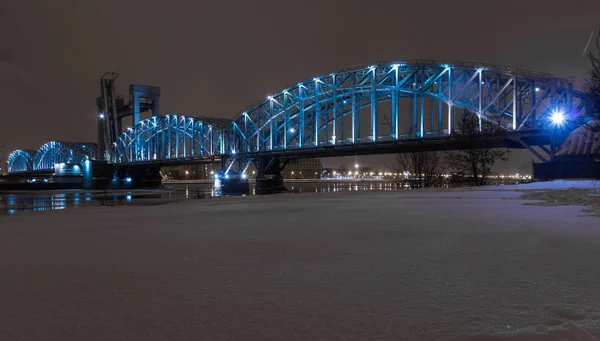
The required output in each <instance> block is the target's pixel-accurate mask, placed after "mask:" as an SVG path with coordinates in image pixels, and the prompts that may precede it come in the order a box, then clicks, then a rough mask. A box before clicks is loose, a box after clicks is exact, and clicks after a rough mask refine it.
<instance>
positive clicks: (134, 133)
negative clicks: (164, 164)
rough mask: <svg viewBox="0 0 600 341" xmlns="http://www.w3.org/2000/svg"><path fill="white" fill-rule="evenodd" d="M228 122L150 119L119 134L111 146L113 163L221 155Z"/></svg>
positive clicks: (186, 118) (217, 120) (164, 118)
mask: <svg viewBox="0 0 600 341" xmlns="http://www.w3.org/2000/svg"><path fill="white" fill-rule="evenodd" d="M230 124H231V120H225V119H215V118H202V117H189V116H182V115H166V116H159V117H156V116H155V117H152V118H149V119H146V120H143V121H141V122H140V123H139V124H137V125H135V126H134V127H132V128H128V129H127V131H125V132H124V133H122V134H121V135H120V136H119V138H118V139H117V141H116V142H115V143H114V153H113V154H114V155H115V158H114V160H112V161H113V162H115V163H134V162H148V161H157V160H158V161H164V160H171V161H174V160H194V159H201V158H204V157H208V156H213V155H220V154H224V153H225V150H224V149H223V148H224V146H225V142H224V139H225V130H226V128H227V127H228V126H229V125H230Z"/></svg>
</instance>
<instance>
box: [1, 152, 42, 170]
mask: <svg viewBox="0 0 600 341" xmlns="http://www.w3.org/2000/svg"><path fill="white" fill-rule="evenodd" d="M35 153H36V151H35V150H22V149H17V150H15V151H13V152H12V153H10V155H8V158H7V162H8V172H9V173H18V172H30V171H32V170H33V158H34V156H35Z"/></svg>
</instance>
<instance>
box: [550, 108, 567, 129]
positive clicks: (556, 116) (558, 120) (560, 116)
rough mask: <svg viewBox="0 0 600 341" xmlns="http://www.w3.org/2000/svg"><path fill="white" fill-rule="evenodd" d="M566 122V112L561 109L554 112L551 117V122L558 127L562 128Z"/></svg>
mask: <svg viewBox="0 0 600 341" xmlns="http://www.w3.org/2000/svg"><path fill="white" fill-rule="evenodd" d="M565 120H566V117H565V112H564V111H562V110H560V109H556V110H554V111H553V112H552V115H550V121H552V124H554V125H556V126H562V125H563V124H564V123H565Z"/></svg>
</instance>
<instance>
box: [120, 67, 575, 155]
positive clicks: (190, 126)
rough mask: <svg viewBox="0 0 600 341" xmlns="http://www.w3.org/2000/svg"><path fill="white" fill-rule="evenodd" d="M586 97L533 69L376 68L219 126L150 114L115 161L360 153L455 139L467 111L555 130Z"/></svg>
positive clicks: (525, 127)
mask: <svg viewBox="0 0 600 341" xmlns="http://www.w3.org/2000/svg"><path fill="white" fill-rule="evenodd" d="M582 98H583V96H582V95H581V94H580V93H578V92H576V91H573V89H572V84H571V83H569V82H568V81H566V80H563V79H560V78H556V77H554V76H552V75H549V74H544V73H536V72H531V71H525V70H518V69H510V68H499V67H496V66H492V65H483V64H474V63H439V62H432V61H413V62H406V63H382V64H378V65H366V66H359V67H356V68H351V69H346V70H341V71H339V72H335V73H331V74H328V75H323V76H320V77H315V78H314V79H311V80H308V81H305V82H301V83H298V84H297V85H295V86H292V87H290V88H287V89H285V90H283V91H281V92H279V93H276V94H273V95H271V96H268V98H267V99H266V100H264V101H262V102H260V103H258V104H257V105H255V106H252V107H250V108H248V109H247V110H245V111H244V112H243V113H242V114H241V115H240V116H238V117H237V118H236V119H234V120H232V121H229V122H227V121H226V120H220V122H219V123H220V124H218V125H215V124H211V122H210V120H214V119H209V120H208V121H206V120H205V121H202V120H198V119H195V118H188V117H186V116H177V115H167V116H165V117H160V118H157V117H153V118H151V119H148V120H145V121H142V122H140V123H139V124H137V125H136V126H135V127H133V128H132V129H130V130H128V131H125V132H124V133H123V134H122V135H121V136H120V137H119V139H118V141H117V142H116V146H115V148H114V151H113V162H116V163H135V162H147V161H151V160H156V161H170V160H171V161H176V160H185V159H196V158H203V157H206V156H213V155H220V156H226V157H237V158H241V157H245V156H247V157H255V156H257V155H259V154H260V155H262V156H265V155H266V156H268V155H280V156H289V157H298V156H302V155H305V154H306V152H309V151H311V150H316V149H320V148H323V147H328V148H327V149H328V150H329V153H330V154H331V155H333V154H336V152H335V151H334V150H338V151H343V150H347V151H348V152H347V154H348V155H350V154H353V153H355V152H356V149H357V148H360V147H365V146H368V145H372V146H373V145H376V147H374V148H368V149H369V150H370V151H371V152H377V151H376V150H374V149H380V150H383V149H384V148H383V146H384V145H400V144H402V143H404V142H407V143H408V142H410V141H420V142H423V141H431V142H433V141H436V140H437V141H439V140H440V139H443V140H447V139H448V138H449V137H450V135H451V133H452V132H455V131H456V130H457V129H458V122H459V121H460V118H461V115H462V114H463V112H465V110H466V111H468V112H472V113H474V114H475V115H477V116H478V117H479V119H480V120H487V121H491V122H494V123H495V124H498V125H499V126H500V127H501V128H502V129H504V130H506V131H507V132H510V131H532V130H536V129H542V128H545V127H547V126H548V120H547V119H546V118H547V117H548V116H549V115H551V113H552V111H556V110H562V111H564V112H565V113H566V115H569V116H572V117H575V116H577V115H579V113H580V112H581V111H582V109H583V107H584V103H583V101H582ZM521 147H523V146H521ZM342 154H343V152H342ZM324 156H327V154H326V153H325V154H324Z"/></svg>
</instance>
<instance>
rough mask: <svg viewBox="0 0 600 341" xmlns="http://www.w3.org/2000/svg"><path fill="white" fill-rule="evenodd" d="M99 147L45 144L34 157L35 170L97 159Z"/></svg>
mask: <svg viewBox="0 0 600 341" xmlns="http://www.w3.org/2000/svg"><path fill="white" fill-rule="evenodd" d="M97 153H98V147H97V146H96V145H95V144H93V143H77V142H59V141H52V142H48V143H45V144H44V145H43V146H41V147H40V149H38V151H37V152H36V153H35V155H34V157H33V170H34V171H39V170H51V169H54V166H55V165H56V164H60V163H74V164H79V163H81V162H83V161H86V160H92V159H95V158H96V157H97Z"/></svg>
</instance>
